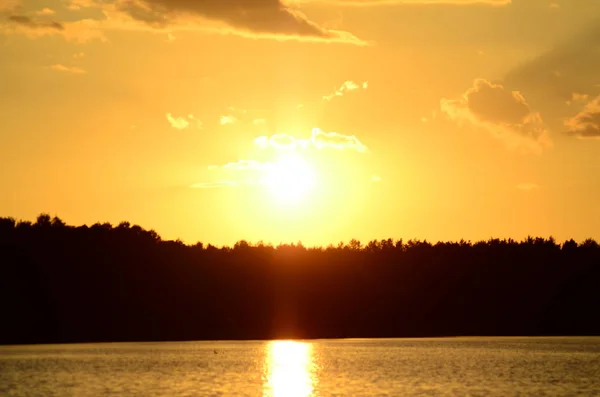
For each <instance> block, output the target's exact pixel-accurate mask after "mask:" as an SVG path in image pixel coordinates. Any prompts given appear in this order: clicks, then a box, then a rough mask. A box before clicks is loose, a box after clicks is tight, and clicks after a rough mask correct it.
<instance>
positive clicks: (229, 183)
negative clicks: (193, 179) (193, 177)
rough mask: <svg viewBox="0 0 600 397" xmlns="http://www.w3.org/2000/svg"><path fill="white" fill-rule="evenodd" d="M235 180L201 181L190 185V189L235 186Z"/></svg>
mask: <svg viewBox="0 0 600 397" xmlns="http://www.w3.org/2000/svg"><path fill="white" fill-rule="evenodd" d="M237 184H238V182H236V181H217V182H201V183H194V184H192V185H190V187H191V188H192V189H214V188H220V187H233V186H236V185H237Z"/></svg>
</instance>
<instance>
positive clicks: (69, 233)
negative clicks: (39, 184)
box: [0, 214, 600, 344]
mask: <svg viewBox="0 0 600 397" xmlns="http://www.w3.org/2000/svg"><path fill="white" fill-rule="evenodd" d="M0 266H1V267H0V269H1V270H0V272H1V273H0V297H1V300H0V309H1V313H2V314H1V324H2V325H1V326H0V343H1V344H12V343H54V342H88V341H89V342H91V341H141V340H200V339H267V338H290V337H293V338H328V337H404V336H407V337H409V336H410V337H412V336H448V335H592V334H594V335H598V334H600V316H599V315H598V308H599V307H600V247H599V246H598V244H597V243H596V242H595V241H594V240H591V239H590V240H586V241H585V242H582V243H577V242H575V241H573V240H569V241H566V242H564V243H563V244H557V243H556V242H555V241H554V240H553V239H552V238H550V239H543V238H528V239H526V240H524V241H521V242H516V241H513V240H498V239H491V240H488V241H481V242H476V243H470V242H465V241H460V242H449V243H446V242H440V243H436V244H430V243H428V242H426V241H412V240H411V241H408V242H403V241H394V240H392V239H388V240H382V241H371V242H369V243H368V244H367V245H362V244H361V243H360V242H358V241H356V240H352V241H350V243H348V244H343V243H340V244H339V245H337V246H329V247H327V248H306V247H304V246H302V244H300V243H298V244H291V245H279V246H277V247H273V246H270V245H264V244H257V245H250V244H248V243H247V242H245V241H240V242H238V243H236V244H235V246H234V247H221V248H217V247H214V246H212V245H206V246H205V245H203V244H202V243H198V244H196V245H193V246H187V245H184V244H183V243H182V242H180V241H163V240H161V238H160V237H159V236H158V234H157V233H155V232H154V231H148V230H144V229H143V228H141V227H139V226H131V225H130V224H129V223H127V222H123V223H121V224H119V225H118V226H116V227H113V226H111V225H110V224H106V223H105V224H95V225H93V226H91V227H88V226H79V227H73V226H67V225H65V223H64V222H62V221H61V220H60V219H58V218H56V217H55V218H51V217H50V216H48V215H45V214H43V215H40V216H39V217H38V218H37V221H36V222H35V223H31V222H24V221H21V222H16V221H15V220H14V219H12V218H0Z"/></svg>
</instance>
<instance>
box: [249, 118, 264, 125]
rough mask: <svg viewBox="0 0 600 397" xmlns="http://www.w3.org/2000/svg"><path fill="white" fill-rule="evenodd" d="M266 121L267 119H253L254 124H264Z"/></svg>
mask: <svg viewBox="0 0 600 397" xmlns="http://www.w3.org/2000/svg"><path fill="white" fill-rule="evenodd" d="M266 122H267V120H265V119H254V120H252V124H254V125H260V124H264V123H266Z"/></svg>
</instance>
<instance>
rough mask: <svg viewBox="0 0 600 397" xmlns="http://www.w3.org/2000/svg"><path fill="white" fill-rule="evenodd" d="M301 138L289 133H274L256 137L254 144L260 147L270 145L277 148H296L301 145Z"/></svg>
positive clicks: (263, 147)
mask: <svg viewBox="0 0 600 397" xmlns="http://www.w3.org/2000/svg"><path fill="white" fill-rule="evenodd" d="M298 141H299V140H297V139H296V138H294V137H293V136H291V135H288V134H274V135H272V136H271V137H267V136H259V137H258V138H256V139H254V145H255V146H258V147H259V148H260V149H267V148H269V147H271V148H273V149H275V150H286V149H287V150H294V149H296V148H297V147H298V145H299V142H298Z"/></svg>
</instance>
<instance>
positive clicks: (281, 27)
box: [115, 0, 364, 45]
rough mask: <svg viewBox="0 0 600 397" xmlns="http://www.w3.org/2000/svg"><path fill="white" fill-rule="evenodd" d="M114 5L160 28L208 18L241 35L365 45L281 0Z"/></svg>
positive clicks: (125, 1) (160, 0) (144, 0)
mask: <svg viewBox="0 0 600 397" xmlns="http://www.w3.org/2000/svg"><path fill="white" fill-rule="evenodd" d="M115 4H116V5H117V9H118V10H119V11H120V12H123V13H125V14H127V15H128V16H129V17H131V18H132V19H134V20H137V21H141V22H143V23H146V24H148V25H149V26H151V27H153V28H159V29H160V28H165V27H167V26H176V25H178V24H182V23H183V24H185V23H190V22H191V23H197V24H199V25H202V24H203V22H202V20H204V21H206V20H208V21H216V22H219V23H220V24H221V26H220V27H219V30H223V31H225V32H227V31H228V32H230V33H234V34H240V35H242V36H250V37H273V38H277V36H280V37H287V38H296V39H308V40H319V41H338V42H348V43H353V44H363V45H364V43H363V42H362V41H361V40H359V39H357V38H356V37H355V36H354V35H352V34H350V33H348V32H343V31H338V30H328V29H325V28H323V27H321V26H318V25H317V24H316V23H314V22H312V21H310V20H309V19H308V18H307V17H306V16H305V15H304V14H303V13H302V12H300V11H299V10H298V9H297V8H295V7H292V6H290V5H288V4H287V3H284V2H283V1H281V0H253V1H248V0H228V1H223V0H199V1H191V0H136V1H130V0H116V2H115ZM226 27H229V29H227V28H226ZM274 36H275V37H274Z"/></svg>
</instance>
